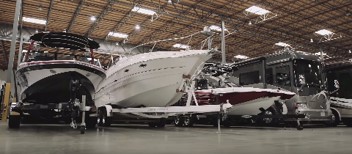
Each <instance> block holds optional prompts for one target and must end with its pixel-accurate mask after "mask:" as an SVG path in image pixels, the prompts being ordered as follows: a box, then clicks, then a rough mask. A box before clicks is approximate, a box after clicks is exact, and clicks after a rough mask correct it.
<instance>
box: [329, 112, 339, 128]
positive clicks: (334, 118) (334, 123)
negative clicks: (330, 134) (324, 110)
mask: <svg viewBox="0 0 352 154" xmlns="http://www.w3.org/2000/svg"><path fill="white" fill-rule="evenodd" d="M331 111H332V117H331V121H330V122H328V123H327V125H328V126H330V127H336V126H337V125H338V124H340V122H341V121H340V117H339V114H338V113H337V112H336V111H335V110H331Z"/></svg>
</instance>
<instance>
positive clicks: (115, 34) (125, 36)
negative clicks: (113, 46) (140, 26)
mask: <svg viewBox="0 0 352 154" xmlns="http://www.w3.org/2000/svg"><path fill="white" fill-rule="evenodd" d="M108 36H112V37H118V38H127V37H128V34H126V33H119V32H109V34H108Z"/></svg>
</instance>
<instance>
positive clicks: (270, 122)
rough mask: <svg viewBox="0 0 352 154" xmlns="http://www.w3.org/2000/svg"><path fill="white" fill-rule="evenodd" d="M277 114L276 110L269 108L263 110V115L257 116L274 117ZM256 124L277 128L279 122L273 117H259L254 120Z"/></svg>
mask: <svg viewBox="0 0 352 154" xmlns="http://www.w3.org/2000/svg"><path fill="white" fill-rule="evenodd" d="M277 114H278V113H277V112H276V110H275V109H274V108H272V107H270V108H268V109H267V110H265V111H264V113H261V114H260V115H259V116H261V115H263V116H275V115H277ZM256 124H258V125H260V126H277V125H278V124H279V120H278V119H277V118H273V117H259V118H257V119H256Z"/></svg>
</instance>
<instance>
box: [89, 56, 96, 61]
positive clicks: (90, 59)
mask: <svg viewBox="0 0 352 154" xmlns="http://www.w3.org/2000/svg"><path fill="white" fill-rule="evenodd" d="M87 60H88V61H91V60H92V58H89V57H88V58H87ZM94 61H98V60H97V59H95V58H94Z"/></svg>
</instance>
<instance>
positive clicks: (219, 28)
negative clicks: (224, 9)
mask: <svg viewBox="0 0 352 154" xmlns="http://www.w3.org/2000/svg"><path fill="white" fill-rule="evenodd" d="M209 29H210V30H213V31H218V32H221V29H222V28H221V27H219V26H216V25H211V26H210V27H209ZM225 31H227V29H226V28H225Z"/></svg>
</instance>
